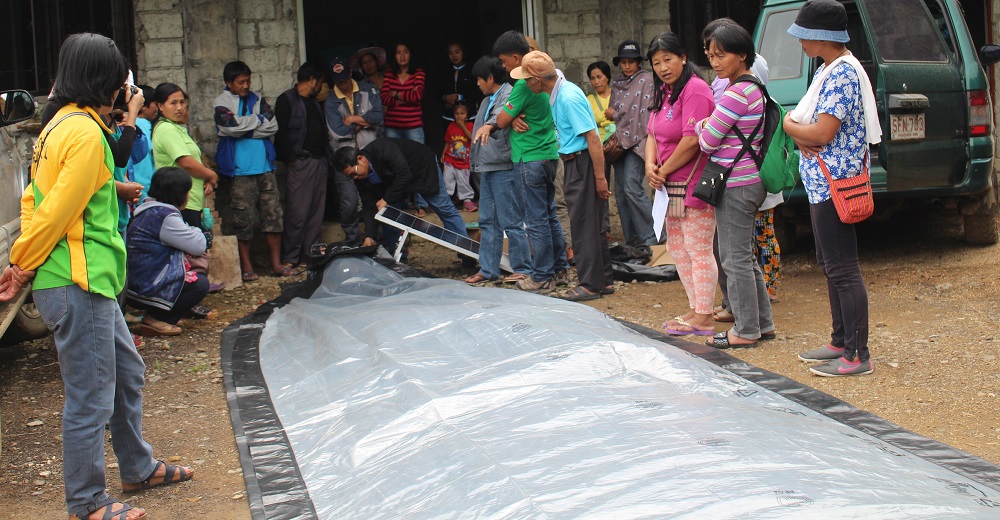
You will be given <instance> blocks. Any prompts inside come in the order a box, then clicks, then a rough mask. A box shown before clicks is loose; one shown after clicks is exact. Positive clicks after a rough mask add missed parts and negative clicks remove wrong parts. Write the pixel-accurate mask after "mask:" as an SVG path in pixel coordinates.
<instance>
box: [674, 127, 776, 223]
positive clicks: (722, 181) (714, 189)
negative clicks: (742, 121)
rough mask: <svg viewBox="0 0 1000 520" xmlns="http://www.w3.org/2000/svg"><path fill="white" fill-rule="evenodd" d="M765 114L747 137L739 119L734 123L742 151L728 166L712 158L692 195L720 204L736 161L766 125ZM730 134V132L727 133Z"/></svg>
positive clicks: (732, 129) (747, 149) (715, 204)
mask: <svg viewBox="0 0 1000 520" xmlns="http://www.w3.org/2000/svg"><path fill="white" fill-rule="evenodd" d="M764 116H765V114H761V115H760V121H757V126H756V127H754V129H753V132H750V137H749V138H747V137H746V136H744V135H743V132H741V131H740V129H739V126H738V125H739V120H737V121H736V123H734V124H733V126H732V128H731V129H730V130H731V131H732V132H734V133H735V134H736V136H737V137H739V139H740V142H741V143H743V146H742V147H740V152H739V153H738V154H736V158H735V159H733V163H732V164H730V165H729V167H728V168H726V167H724V166H722V165H720V164H718V163H716V162H713V161H711V160H709V161H708V163H706V164H705V169H704V170H702V173H701V178H700V179H698V183H697V184H695V186H694V190H693V191H692V192H691V195H693V196H695V197H697V198H699V199H701V200H703V201H705V202H707V203H708V204H711V205H712V206H718V205H719V202H720V201H722V194H723V192H725V190H726V182H727V181H728V180H729V175H730V174H731V173H732V172H733V167H734V166H736V163H738V162H740V159H742V158H743V154H745V153H747V151H749V150H750V149H751V146H752V143H753V140H754V138H755V137H757V134H758V133H759V132H760V128H761V127H762V126H763V125H764ZM727 135H728V134H727Z"/></svg>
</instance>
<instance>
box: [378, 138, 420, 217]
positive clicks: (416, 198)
mask: <svg viewBox="0 0 1000 520" xmlns="http://www.w3.org/2000/svg"><path fill="white" fill-rule="evenodd" d="M385 137H393V138H396V139H409V140H411V141H416V142H418V143H420V144H424V127H422V126H418V127H417V128H389V127H388V126H387V127H385ZM413 203H414V204H416V205H417V207H418V208H426V207H427V201H426V200H424V197H423V196H422V195H420V194H419V193H414V194H413Z"/></svg>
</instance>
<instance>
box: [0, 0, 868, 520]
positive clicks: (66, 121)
mask: <svg viewBox="0 0 1000 520" xmlns="http://www.w3.org/2000/svg"><path fill="white" fill-rule="evenodd" d="M846 20H847V19H846V12H845V11H844V7H843V5H842V4H840V3H838V2H836V1H834V0H810V1H809V2H807V3H806V4H805V6H804V7H803V8H802V9H801V11H800V12H799V14H798V16H797V18H796V20H795V23H794V24H793V25H792V26H791V27H790V28H789V29H788V32H789V33H790V34H792V35H793V36H795V37H797V38H798V39H799V40H800V42H801V44H802V48H803V51H804V52H805V53H806V55H807V56H809V57H816V58H819V59H820V60H821V61H822V63H823V65H822V66H821V67H820V68H819V70H818V71H817V72H816V80H815V81H814V84H813V88H811V89H810V90H809V93H808V94H807V96H806V98H804V99H803V100H802V102H801V103H800V104H799V106H798V107H797V108H796V109H795V110H793V111H792V112H790V113H789V114H788V115H787V116H786V117H785V119H784V121H782V127H783V129H784V131H785V132H786V133H787V134H788V135H789V136H791V137H792V138H793V139H794V141H795V143H796V145H797V146H798V148H799V149H800V150H801V152H802V160H801V163H800V173H801V178H802V181H803V184H804V185H805V188H806V191H807V193H808V197H809V203H810V211H811V216H812V226H813V234H814V236H815V242H816V250H817V259H818V265H819V266H820V268H821V269H822V270H823V273H824V274H825V276H826V278H827V280H828V292H829V298H830V305H831V314H832V318H833V327H832V334H831V337H830V341H829V342H828V343H826V344H825V345H823V346H821V347H820V348H818V349H815V350H811V351H808V352H804V353H802V354H800V355H799V357H800V358H801V359H802V360H804V361H812V362H820V363H821V364H819V365H815V366H813V367H812V368H811V370H812V371H813V372H814V373H816V374H818V375H823V376H843V375H862V374H868V373H871V372H872V363H871V359H870V353H869V351H868V345H867V344H868V300H867V292H866V289H865V285H864V281H863V279H862V277H861V271H860V266H859V262H858V254H857V241H856V237H855V231H854V226H853V225H852V224H845V223H844V222H842V221H841V220H840V218H839V217H838V213H837V211H836V209H835V207H834V203H833V202H832V200H831V193H830V181H829V180H828V179H829V178H833V179H842V178H846V177H850V176H853V175H856V174H857V173H858V172H860V171H861V170H863V169H864V168H866V167H867V163H868V161H869V155H868V143H873V142H878V141H879V139H880V135H881V133H880V130H879V127H878V120H877V116H876V115H875V109H874V98H873V95H872V92H871V85H870V83H869V82H868V80H867V77H866V76H865V73H864V70H863V69H862V68H861V65H860V63H858V61H857V60H856V59H855V58H853V56H851V53H850V51H849V50H847V48H846V46H845V43H846V42H847V41H848V40H849V37H848V34H847V30H846V23H847V22H846ZM701 43H702V44H703V46H704V51H705V53H706V55H707V57H708V61H709V63H710V64H711V66H712V69H713V71H714V72H715V79H714V80H713V81H712V83H711V85H709V83H708V82H707V80H706V78H705V77H703V76H702V72H701V71H700V70H699V69H698V68H697V67H696V66H695V65H694V63H693V62H692V61H691V60H690V57H689V56H688V55H687V52H686V51H685V46H684V45H683V42H682V41H681V40H680V38H679V37H678V36H677V35H676V34H674V33H671V32H664V33H662V34H659V35H658V36H656V37H655V38H653V40H652V41H651V42H650V43H649V45H648V46H647V47H646V49H645V52H644V53H643V52H642V49H641V48H640V45H639V43H638V42H636V41H633V40H627V41H625V42H622V43H621V45H619V47H618V53H617V55H616V56H614V57H613V58H612V62H613V64H614V66H616V67H618V69H619V71H618V72H617V73H614V74H613V73H612V69H611V67H610V66H609V65H608V64H607V63H606V62H603V61H599V62H595V63H594V64H592V65H591V66H589V67H588V68H587V75H588V77H589V79H590V83H591V86H592V87H593V93H592V94H590V95H589V96H588V95H587V94H585V93H584V91H583V90H582V89H581V88H580V87H579V86H577V85H575V84H574V83H572V82H570V81H568V80H567V78H566V77H565V75H564V74H563V73H562V71H560V70H559V69H558V68H556V65H555V63H554V61H553V60H552V58H551V57H550V56H549V55H548V54H546V53H544V52H542V51H540V50H538V49H537V44H535V43H534V42H533V41H532V40H529V39H528V38H527V37H525V36H524V35H522V34H521V33H519V32H517V31H508V32H506V33H504V34H502V35H501V36H500V37H499V38H498V39H497V40H496V42H495V44H494V46H493V53H492V54H491V55H489V56H483V57H481V58H479V59H478V60H476V61H475V63H474V64H473V65H471V66H469V65H468V64H467V63H466V61H465V56H464V49H463V48H462V46H461V45H460V44H452V45H449V47H448V59H449V60H450V62H451V64H452V66H453V70H454V74H453V76H452V77H451V78H449V79H448V81H447V83H448V86H447V88H446V89H445V94H443V95H442V97H441V117H442V118H443V119H444V120H446V121H447V122H448V130H447V132H446V137H445V139H446V143H445V147H444V151H443V152H442V153H441V154H440V155H438V154H436V153H435V152H434V151H433V150H432V149H431V147H429V146H427V145H426V144H424V143H423V142H422V141H423V136H424V134H423V115H422V109H421V103H422V98H423V94H424V83H425V80H426V78H425V76H424V73H423V71H422V70H421V69H419V68H415V67H413V65H412V55H411V51H410V48H409V47H408V46H407V45H405V44H402V43H401V44H399V45H397V46H396V47H395V48H394V55H393V62H392V63H391V67H390V68H389V69H388V70H387V69H385V65H386V55H385V52H384V51H383V50H382V49H381V48H378V47H368V48H364V49H361V50H360V51H358V52H357V53H355V54H354V55H353V56H351V57H350V58H348V59H343V58H340V57H337V58H334V59H333V60H332V62H331V64H330V66H329V70H325V69H324V68H322V67H317V66H315V65H313V64H311V63H306V64H304V65H302V67H300V68H299V70H298V73H297V77H296V83H295V84H294V85H293V86H292V87H291V88H290V89H288V90H287V91H285V92H284V93H282V94H281V95H280V96H279V97H278V98H277V100H276V103H275V105H274V107H273V108H272V106H271V105H270V104H269V103H268V102H267V100H265V99H264V98H263V97H262V96H261V95H259V94H258V93H256V92H254V91H253V90H252V89H251V75H252V72H251V69H250V67H249V66H248V65H247V64H246V63H243V62H241V61H234V62H231V63H229V64H227V65H226V66H225V68H224V70H223V71H222V79H223V82H224V83H225V88H224V89H223V90H222V92H221V93H220V94H219V95H218V97H216V99H215V100H214V102H213V107H214V121H215V124H216V128H217V132H218V138H219V145H218V149H217V152H216V156H215V169H212V168H210V167H209V166H208V165H207V164H206V162H205V161H204V160H203V157H202V152H201V150H200V148H199V146H198V144H197V143H196V142H195V141H194V140H193V139H192V137H191V135H190V134H189V133H188V131H187V129H186V124H187V122H188V108H189V102H190V100H189V97H188V95H187V93H186V92H184V90H183V89H182V88H181V87H180V86H178V85H176V84H173V83H162V84H160V85H158V86H157V87H156V88H155V89H154V88H150V87H147V86H133V85H132V84H131V73H129V72H128V70H127V66H126V64H125V61H124V59H123V58H122V56H121V54H120V53H119V51H118V49H117V47H116V46H115V44H114V42H113V41H111V40H109V39H108V38H105V37H103V36H99V35H95V34H87V33H84V34H77V35H73V36H70V37H69V38H67V40H66V41H65V42H64V44H63V47H62V49H61V51H60V57H59V67H58V73H57V77H56V79H55V86H54V87H53V91H52V94H51V95H50V100H49V103H48V106H47V107H46V108H47V109H46V111H45V114H44V115H43V119H44V121H43V124H44V129H43V131H42V133H41V135H40V136H39V140H38V143H37V145H36V148H35V151H34V155H33V158H32V168H31V174H32V182H31V184H30V186H29V187H28V189H27V190H26V191H25V193H24V196H23V199H22V235H21V237H20V238H19V239H18V240H17V241H16V242H15V244H14V246H13V248H12V250H11V255H10V261H11V265H10V266H8V267H6V268H5V269H4V270H3V274H2V275H0V301H8V300H10V299H12V298H14V297H15V296H16V295H17V294H18V292H19V291H20V290H21V288H22V287H23V286H25V285H26V284H28V283H29V282H31V283H32V284H33V290H34V301H35V304H36V306H37V308H38V310H39V312H40V313H41V315H42V317H43V318H44V319H45V321H46V323H47V325H48V326H49V328H50V329H51V330H52V331H53V333H54V336H55V344H56V349H57V352H58V355H59V361H60V363H59V365H60V370H61V373H62V377H63V381H64V386H65V396H66V402H65V406H64V412H63V417H62V420H63V443H64V454H63V464H64V477H65V489H66V501H67V509H68V512H69V514H70V518H105V519H108V518H113V519H117V520H123V519H125V520H128V519H131V520H137V519H141V518H144V517H145V511H143V510H142V509H138V508H132V507H131V506H129V505H127V504H125V503H123V502H120V501H117V500H116V499H114V498H112V497H111V496H110V495H109V494H108V493H107V490H106V481H105V473H104V472H105V468H106V467H107V466H106V465H105V463H104V433H103V432H104V428H105V425H108V426H109V427H110V429H111V433H112V444H113V446H114V452H115V455H116V457H117V458H118V461H119V465H118V470H119V472H120V473H121V480H122V482H123V484H122V487H123V490H124V491H125V492H129V493H131V492H136V491H139V490H142V489H147V488H149V487H154V486H160V485H168V484H175V483H178V482H182V481H185V480H188V479H190V478H192V476H193V475H194V470H193V469H191V468H188V467H181V466H175V465H171V464H167V463H165V462H163V461H158V460H156V459H154V458H153V455H152V453H153V449H152V447H151V446H150V445H149V444H148V443H147V442H146V441H145V440H144V439H143V437H142V387H143V382H144V370H145V365H144V363H143V360H142V357H141V356H140V355H139V353H138V351H137V349H136V344H135V342H134V338H133V337H132V335H131V333H130V331H129V327H128V323H127V322H126V314H127V313H126V312H125V310H126V308H125V304H126V303H128V304H130V305H132V306H133V307H134V308H136V309H140V310H142V311H144V314H145V315H144V316H143V317H142V318H141V321H140V322H139V323H137V324H138V325H140V329H141V331H142V332H143V334H148V335H173V334H179V333H180V332H181V328H180V327H179V326H178V325H177V324H178V322H179V321H180V320H181V319H184V318H199V317H200V318H205V317H209V316H211V315H212V310H211V309H208V308H206V307H204V306H202V305H201V302H202V300H203V298H204V297H205V295H206V294H208V293H209V292H210V291H211V290H217V289H219V287H212V286H211V284H210V283H209V282H208V278H207V269H208V261H207V254H208V250H209V249H210V248H211V245H212V240H213V235H212V229H213V220H214V216H213V214H212V212H211V211H210V210H209V209H208V208H209V205H208V204H207V203H206V197H211V196H212V195H213V194H214V195H216V197H217V198H216V207H217V208H218V210H219V213H220V215H221V216H222V231H223V232H224V233H226V234H230V235H235V236H236V239H237V243H238V250H239V261H240V266H241V270H242V277H243V280H244V281H246V282H252V281H254V280H257V279H258V275H257V274H256V272H255V271H254V267H253V263H252V262H251V259H250V252H251V244H252V241H253V239H254V237H255V233H256V232H260V233H262V234H263V236H264V242H265V243H266V246H267V252H268V256H267V259H268V264H269V265H268V267H269V268H270V270H271V272H272V273H273V274H274V275H276V276H290V275H294V274H296V273H298V272H300V271H301V269H302V265H303V263H305V262H306V260H307V254H308V249H309V247H310V246H311V245H312V244H313V243H315V242H316V241H317V240H318V236H319V226H320V225H321V223H322V215H323V211H324V208H325V198H326V186H327V183H326V177H327V175H328V174H329V175H333V176H334V178H335V180H336V187H337V190H338V194H339V195H338V198H339V200H338V203H339V210H340V216H341V225H342V226H343V227H344V230H345V232H346V235H347V239H348V240H349V241H352V242H356V243H359V244H363V245H366V246H371V245H375V244H379V243H380V244H382V245H383V246H385V247H386V248H387V249H393V248H395V247H396V246H397V244H398V241H399V233H398V231H396V230H395V229H393V228H390V227H386V226H379V225H378V224H377V221H376V220H375V218H374V217H375V214H376V212H377V211H378V210H380V209H381V208H383V207H385V206H386V205H394V206H397V207H402V206H404V205H405V204H407V203H408V202H413V203H415V204H416V205H417V211H421V210H422V209H423V208H430V209H432V210H433V211H434V212H435V213H436V214H437V215H438V216H439V217H440V219H441V221H442V222H443V224H444V227H445V228H446V229H448V230H449V231H450V232H453V233H455V234H458V235H461V236H468V235H467V231H466V224H465V222H464V219H463V218H462V216H461V214H460V212H459V207H461V208H462V209H464V210H467V211H478V213H479V215H478V217H479V227H480V229H481V230H482V241H481V248H480V259H479V269H478V270H477V272H476V273H475V274H473V275H472V276H470V277H469V278H468V279H466V282H467V283H469V284H479V283H482V282H486V281H490V280H499V279H501V277H503V273H502V272H501V270H500V259H501V255H502V249H503V242H504V238H506V239H507V242H508V253H509V259H510V266H511V268H512V269H513V273H511V274H510V275H508V276H506V277H504V281H507V282H512V283H515V285H516V287H517V289H520V290H523V291H530V292H535V293H542V294H545V293H551V292H552V291H554V289H555V287H556V286H561V285H567V284H568V283H569V277H568V276H567V270H568V269H569V268H570V265H571V263H575V266H576V270H577V275H578V276H577V278H578V280H579V283H578V284H577V285H576V286H575V287H573V288H572V289H570V290H569V291H568V292H567V293H566V294H565V296H564V298H566V299H568V300H572V301H584V300H592V299H595V298H599V297H601V296H602V295H605V294H610V293H613V292H614V286H613V280H612V262H611V255H610V250H609V240H610V228H611V226H610V220H609V212H608V200H609V198H610V196H611V195H612V190H611V189H610V187H609V177H610V174H611V173H612V172H613V174H614V187H615V190H614V195H615V197H616V202H617V205H618V209H619V217H620V219H621V224H622V229H623V232H624V234H625V237H624V238H625V240H626V241H627V242H629V243H630V244H632V245H634V247H636V248H649V247H651V246H652V245H654V244H655V243H656V241H657V240H658V238H657V237H658V236H659V235H661V233H662V232H664V231H665V233H666V247H667V249H668V251H669V252H670V254H671V255H672V256H673V258H674V260H675V261H676V265H677V271H678V274H679V276H680V280H681V283H682V285H683V287H684V290H685V292H686V294H687V297H688V307H689V308H688V309H687V310H686V311H685V312H684V313H682V314H680V315H678V316H676V317H675V318H672V319H670V320H667V321H666V322H665V323H664V327H665V330H666V331H667V333H669V334H674V335H697V336H706V337H708V340H707V344H708V345H709V346H714V347H716V348H719V349H728V348H749V347H754V346H757V344H758V342H759V341H761V340H768V339H773V338H774V337H775V323H774V320H773V315H772V312H771V303H772V301H776V299H777V293H776V291H775V287H776V285H775V281H776V278H777V274H778V266H779V250H778V246H777V243H776V241H775V240H774V234H773V208H774V206H775V205H776V204H778V203H780V194H769V193H768V192H767V190H766V189H765V187H764V185H763V183H762V182H761V172H760V166H759V159H758V158H759V156H760V154H761V142H762V141H763V138H764V136H763V135H762V133H761V132H760V128H761V127H762V123H763V120H764V118H765V107H766V105H767V99H766V97H765V95H764V92H765V91H764V90H763V89H762V88H761V85H763V84H765V83H766V81H767V78H766V76H767V68H766V62H765V61H764V58H763V57H761V56H759V55H757V54H756V53H755V51H754V46H753V41H752V39H751V37H750V35H749V34H748V33H747V31H746V30H745V29H744V28H742V27H740V26H739V25H738V24H736V23H735V22H733V21H732V20H728V19H721V20H716V21H714V22H712V23H711V24H709V26H707V27H706V28H705V30H704V32H703V35H702V42H701ZM646 62H648V64H649V66H650V69H651V70H646V69H644V68H643V65H644V63H646ZM474 87H475V88H474ZM615 141H616V142H615ZM616 148H617V151H616V150H615V149H616ZM609 149H611V150H609ZM612 158H613V160H612ZM276 160H280V161H282V162H284V163H285V165H286V167H287V178H286V181H287V194H286V199H285V201H284V203H282V201H281V200H280V197H279V193H278V187H277V179H276V178H275V164H274V161H276ZM707 167H709V168H716V169H721V170H723V171H724V172H725V176H724V179H725V189H724V191H723V192H722V194H721V197H720V198H719V199H718V200H715V201H712V203H711V204H709V203H706V201H705V200H704V199H703V197H696V196H695V192H694V187H695V186H696V184H698V181H699V179H700V177H701V175H702V173H703V172H704V171H705V170H706V168H707ZM644 184H647V185H648V186H649V188H651V189H652V190H654V191H656V192H657V194H658V196H659V194H660V193H661V192H662V193H663V194H666V195H667V197H668V203H667V206H666V208H667V209H666V210H665V214H662V215H656V214H654V213H653V209H652V208H653V204H652V203H651V201H650V198H649V196H647V195H646V192H645V187H644ZM477 192H478V205H477V203H476V202H475V201H474V199H475V198H476V193H477ZM561 207H562V208H565V213H566V215H565V218H564V219H562V220H566V221H568V225H567V224H566V223H564V222H561V217H560V213H561V210H560V208H561ZM658 217H663V219H660V218H658ZM664 221H665V225H664V226H662V228H661V229H655V227H656V226H655V225H654V224H653V223H654V222H664ZM362 226H363V230H362ZM717 286H719V287H721V289H722V293H723V305H722V306H719V307H715V300H716V287H717ZM716 322H732V323H733V325H732V326H731V328H729V330H726V331H723V332H719V333H716V332H715V326H716Z"/></svg>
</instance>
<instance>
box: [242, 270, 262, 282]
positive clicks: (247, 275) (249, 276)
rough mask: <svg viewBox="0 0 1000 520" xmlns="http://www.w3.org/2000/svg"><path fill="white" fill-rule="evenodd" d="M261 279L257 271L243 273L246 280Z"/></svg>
mask: <svg viewBox="0 0 1000 520" xmlns="http://www.w3.org/2000/svg"><path fill="white" fill-rule="evenodd" d="M259 279H260V277H259V276H257V273H255V272H253V271H250V272H249V273H243V281H244V282H256V281H257V280H259Z"/></svg>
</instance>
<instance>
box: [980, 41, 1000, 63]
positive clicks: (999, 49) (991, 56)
mask: <svg viewBox="0 0 1000 520" xmlns="http://www.w3.org/2000/svg"><path fill="white" fill-rule="evenodd" d="M979 62H980V63H982V64H983V66H984V67H985V66H987V65H993V64H994V63H997V62H1000V45H983V46H982V47H980V48H979Z"/></svg>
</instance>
